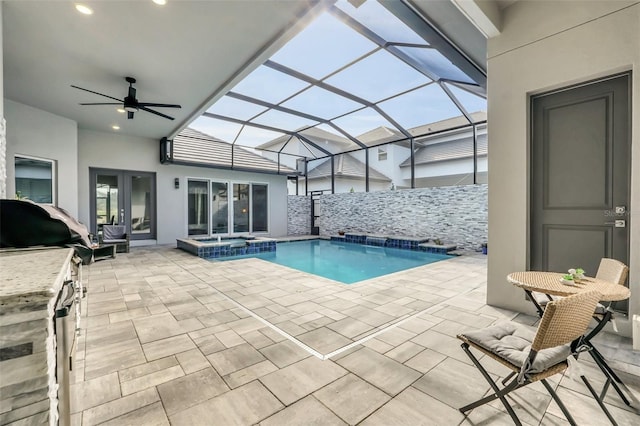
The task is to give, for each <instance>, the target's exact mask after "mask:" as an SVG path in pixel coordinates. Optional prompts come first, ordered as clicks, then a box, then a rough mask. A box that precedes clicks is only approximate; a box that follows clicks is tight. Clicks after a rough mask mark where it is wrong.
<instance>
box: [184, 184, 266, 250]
mask: <svg viewBox="0 0 640 426" xmlns="http://www.w3.org/2000/svg"><path fill="white" fill-rule="evenodd" d="M184 179H185V180H186V185H185V191H184V212H185V216H184V217H185V219H184V222H185V223H184V229H185V235H186V236H187V238H195V239H198V238H213V237H216V236H218V235H220V236H227V237H231V236H241V235H268V234H269V230H270V229H271V214H270V213H271V212H270V208H269V207H270V204H269V200H270V198H271V196H270V192H269V187H270V184H269V183H268V182H258V181H250V180H233V179H216V178H203V177H195V176H185V177H184ZM190 181H197V182H207V187H208V194H207V203H208V204H207V206H208V207H209V217H208V219H209V223H208V233H207V234H198V235H191V234H189V182H190ZM214 182H215V183H223V184H226V185H227V193H228V199H227V203H228V209H227V232H226V233H214V232H213V220H212V213H213V211H212V209H211V201H212V200H211V195H212V191H211V184H212V183H214ZM234 185H249V203H248V207H247V208H248V210H249V231H247V232H245V231H242V232H235V231H233V229H234V227H235V223H234V213H235V212H234V203H233V189H234ZM254 185H261V186H264V187H266V194H267V205H266V215H267V219H266V224H267V230H266V231H254V230H253V186H254Z"/></svg>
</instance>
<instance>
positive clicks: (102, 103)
mask: <svg viewBox="0 0 640 426" xmlns="http://www.w3.org/2000/svg"><path fill="white" fill-rule="evenodd" d="M80 105H122V102H118V103H116V102H90V103H81V104H80Z"/></svg>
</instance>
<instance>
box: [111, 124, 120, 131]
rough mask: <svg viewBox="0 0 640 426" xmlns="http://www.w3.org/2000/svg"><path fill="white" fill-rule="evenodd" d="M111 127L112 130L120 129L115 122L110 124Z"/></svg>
mask: <svg viewBox="0 0 640 426" xmlns="http://www.w3.org/2000/svg"><path fill="white" fill-rule="evenodd" d="M111 128H112V129H113V130H120V126H118V125H117V124H114V125H113V126H111Z"/></svg>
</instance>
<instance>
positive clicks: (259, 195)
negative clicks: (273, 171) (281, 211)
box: [251, 183, 269, 232]
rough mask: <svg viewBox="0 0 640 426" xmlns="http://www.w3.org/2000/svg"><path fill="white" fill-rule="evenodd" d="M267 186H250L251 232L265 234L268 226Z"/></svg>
mask: <svg viewBox="0 0 640 426" xmlns="http://www.w3.org/2000/svg"><path fill="white" fill-rule="evenodd" d="M267 189H268V188H267V185H259V184H256V183H254V184H252V185H251V216H252V220H251V222H252V228H253V229H252V230H253V232H267V231H268V226H269V217H268V212H269V203H268V202H267V200H268V199H267V192H268V191H267Z"/></svg>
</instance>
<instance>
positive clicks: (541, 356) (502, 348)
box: [462, 322, 571, 373]
mask: <svg viewBox="0 0 640 426" xmlns="http://www.w3.org/2000/svg"><path fill="white" fill-rule="evenodd" d="M536 331H537V330H536V328H534V327H530V326H526V325H522V324H518V323H513V322H505V323H498V324H496V325H493V326H491V327H488V328H483V329H480V330H473V331H468V332H465V333H462V336H464V337H466V338H467V339H468V340H469V341H470V342H472V343H474V344H476V345H478V346H480V347H482V348H484V349H486V350H488V351H490V352H491V353H494V354H495V355H497V356H499V357H500V358H502V359H504V360H505V361H507V362H509V363H511V364H513V365H514V366H516V367H518V368H519V367H521V366H522V365H523V363H524V362H525V360H526V359H527V357H528V356H529V352H530V351H531V342H533V339H534V337H535V335H536ZM570 354H571V348H570V347H569V345H568V344H567V345H563V346H558V347H555V348H549V349H543V350H541V351H540V352H538V355H536V359H535V360H534V362H533V366H532V368H531V370H530V371H529V372H530V373H540V372H542V371H544V370H546V369H548V368H549V367H553V366H554V365H556V364H558V363H560V362H562V361H565V360H566V359H567V357H568V356H569V355H570Z"/></svg>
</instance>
